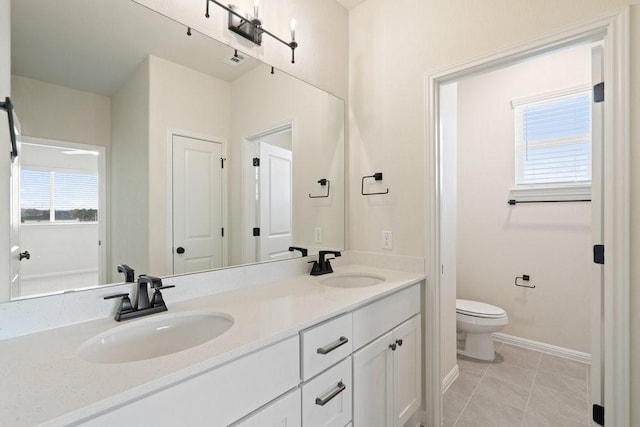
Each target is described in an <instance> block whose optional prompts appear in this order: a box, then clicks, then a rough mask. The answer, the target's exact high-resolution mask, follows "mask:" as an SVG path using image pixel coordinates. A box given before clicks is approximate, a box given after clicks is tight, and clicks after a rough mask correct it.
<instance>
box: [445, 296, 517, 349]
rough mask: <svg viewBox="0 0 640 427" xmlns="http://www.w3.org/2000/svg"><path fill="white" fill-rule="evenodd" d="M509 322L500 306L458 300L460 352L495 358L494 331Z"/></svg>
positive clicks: (457, 316) (457, 315)
mask: <svg viewBox="0 0 640 427" xmlns="http://www.w3.org/2000/svg"><path fill="white" fill-rule="evenodd" d="M507 323H509V319H508V318H507V313H506V312H505V311H504V310H503V309H501V308H500V307H496V306H495V305H491V304H485V303H483V302H478V301H471V300H466V299H457V300H456V328H457V330H458V354H462V355H464V356H468V357H473V358H474V359H480V360H493V359H494V357H495V352H494V349H493V337H492V336H491V334H492V333H493V332H498V331H499V330H500V329H502V328H504V327H505V325H506V324H507Z"/></svg>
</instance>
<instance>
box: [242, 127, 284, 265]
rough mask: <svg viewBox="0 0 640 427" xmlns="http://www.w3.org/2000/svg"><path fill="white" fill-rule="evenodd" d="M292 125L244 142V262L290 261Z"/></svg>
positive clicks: (267, 131) (259, 134) (263, 133)
mask: <svg viewBox="0 0 640 427" xmlns="http://www.w3.org/2000/svg"><path fill="white" fill-rule="evenodd" d="M292 135H293V134H292V125H291V124H290V123H288V124H285V125H283V126H278V127H276V128H273V129H269V130H266V131H263V132H260V133H258V134H256V135H253V136H251V137H249V138H246V139H245V143H244V166H245V168H244V170H245V173H244V176H245V180H244V191H243V193H244V195H245V196H244V200H243V202H244V206H245V207H246V209H244V211H245V224H244V227H243V228H244V230H245V231H244V233H245V238H244V243H245V244H244V245H243V258H244V259H243V260H244V262H261V261H272V260H278V259H287V258H291V256H292V253H291V252H289V246H291V245H292V242H293V227H294V225H293V141H292Z"/></svg>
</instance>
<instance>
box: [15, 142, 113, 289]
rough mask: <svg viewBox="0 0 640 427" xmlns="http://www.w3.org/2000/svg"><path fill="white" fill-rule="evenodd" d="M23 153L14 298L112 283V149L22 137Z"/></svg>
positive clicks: (17, 165)
mask: <svg viewBox="0 0 640 427" xmlns="http://www.w3.org/2000/svg"><path fill="white" fill-rule="evenodd" d="M20 148H21V150H20V156H18V158H17V160H16V162H15V164H14V166H13V167H14V171H13V180H12V181H13V182H12V192H13V195H12V203H13V207H12V240H13V241H14V242H16V243H15V244H14V248H12V252H15V259H13V260H12V261H13V262H12V273H11V298H12V299H19V298H24V297H33V296H37V295H47V294H52V293H58V292H63V291H66V290H69V289H82V288H85V287H87V286H96V285H99V284H101V283H105V277H104V275H105V245H104V244H103V242H105V237H104V236H105V223H106V218H105V211H104V203H105V149H104V147H99V146H93V145H88V144H77V143H71V142H65V141H57V140H50V139H43V138H33V137H28V136H21V137H20ZM18 248H19V249H18Z"/></svg>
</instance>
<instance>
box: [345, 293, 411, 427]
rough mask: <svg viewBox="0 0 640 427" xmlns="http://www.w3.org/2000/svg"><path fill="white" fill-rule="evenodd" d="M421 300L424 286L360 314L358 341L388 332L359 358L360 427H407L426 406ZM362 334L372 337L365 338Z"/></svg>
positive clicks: (356, 414)
mask: <svg viewBox="0 0 640 427" xmlns="http://www.w3.org/2000/svg"><path fill="white" fill-rule="evenodd" d="M419 296H420V292H419V287H418V286H414V287H412V288H409V289H406V290H404V291H402V292H399V293H397V294H394V295H391V296H390V297H387V298H385V299H383V300H380V301H378V302H375V303H373V304H371V305H369V306H367V307H364V308H362V309H360V310H358V311H356V312H355V313H354V342H356V343H361V342H363V341H367V338H369V337H371V336H372V335H375V336H379V334H377V333H378V332H380V331H381V330H384V332H383V333H382V335H381V336H379V338H376V339H375V340H374V341H373V342H370V343H369V344H366V345H365V346H363V347H362V348H360V349H359V350H357V351H355V352H354V354H353V387H354V389H353V425H354V427H377V426H380V427H401V426H403V425H404V423H405V422H406V421H407V420H408V419H409V418H411V416H412V415H413V414H414V413H415V411H416V410H417V409H418V408H419V407H420V403H421V395H422V393H421V392H422V381H421V376H422V369H421V361H422V357H421V354H422V353H421V344H420V343H421V329H422V328H421V317H420V315H419V314H418V313H419V311H420V299H419ZM383 312H388V313H389V315H388V316H384V315H383ZM407 318H408V319H409V320H405V319H407ZM380 319H383V320H382V321H380ZM392 319H393V320H392ZM399 319H400V320H399ZM402 320H404V322H402V323H399V324H398V323H395V324H394V321H398V322H401V321H402ZM358 330H360V331H361V334H362V335H363V336H366V337H367V338H362V337H359V336H358V335H357V334H356V331H358Z"/></svg>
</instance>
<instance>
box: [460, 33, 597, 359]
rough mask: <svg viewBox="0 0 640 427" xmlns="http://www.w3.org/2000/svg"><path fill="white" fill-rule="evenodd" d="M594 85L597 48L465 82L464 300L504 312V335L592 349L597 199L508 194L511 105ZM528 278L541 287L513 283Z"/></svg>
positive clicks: (511, 169) (462, 101)
mask: <svg viewBox="0 0 640 427" xmlns="http://www.w3.org/2000/svg"><path fill="white" fill-rule="evenodd" d="M590 82H591V47H590V46H589V45H584V46H580V47H576V48H573V49H568V50H567V49H565V50H562V51H560V52H558V53H554V54H549V55H545V56H543V57H540V58H536V59H534V60H530V61H527V62H524V63H520V64H517V65H514V66H511V67H507V68H503V69H501V70H497V71H493V72H490V73H485V74H481V75H479V76H474V77H470V78H467V79H464V80H461V81H459V82H458V163H457V171H458V235H457V248H458V262H457V265H458V279H457V296H458V298H465V299H471V300H477V301H483V302H487V303H490V304H494V305H497V306H499V307H502V308H504V309H505V310H506V311H507V314H508V316H509V324H508V325H507V326H506V327H505V328H504V329H503V330H502V332H504V333H506V334H509V335H514V336H517V337H521V338H526V339H530V340H534V341H540V342H544V343H547V344H553V345H557V346H560V347H565V348H569V349H572V350H577V351H581V352H585V353H591V348H590V333H591V330H590V322H589V320H590V318H591V316H590V302H589V301H590V298H589V295H590V292H591V284H592V280H593V273H594V271H593V270H592V268H591V267H592V259H591V257H592V254H591V204H590V203H560V204H558V203H547V204H544V203H540V204H520V205H516V206H509V205H508V204H507V200H508V199H509V198H510V197H509V190H510V189H511V188H513V187H514V176H515V167H514V158H515V144H514V134H515V131H514V113H513V110H512V108H511V105H510V103H511V101H512V100H517V99H522V98H526V97H530V96H533V95H538V94H545V93H550V92H553V91H557V90H561V89H568V88H572V87H576V86H580V85H587V86H588V85H589V84H590ZM523 274H528V275H530V276H531V282H530V283H531V284H532V285H535V286H536V288H535V289H525V288H520V287H516V286H515V285H514V280H515V277H516V276H522V275H523Z"/></svg>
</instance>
